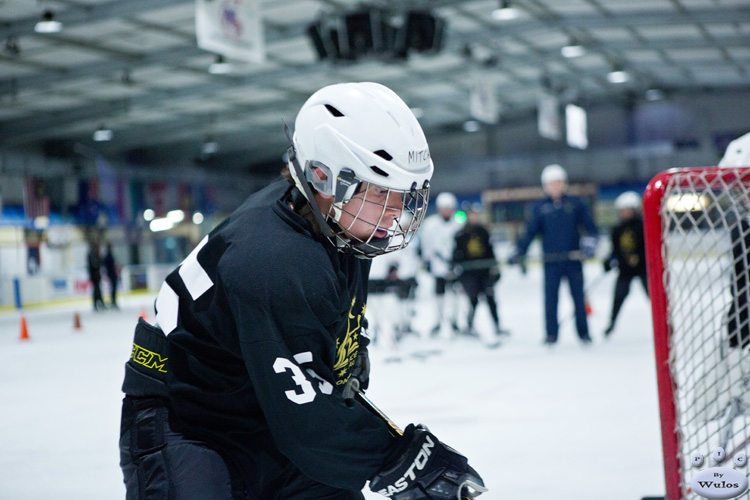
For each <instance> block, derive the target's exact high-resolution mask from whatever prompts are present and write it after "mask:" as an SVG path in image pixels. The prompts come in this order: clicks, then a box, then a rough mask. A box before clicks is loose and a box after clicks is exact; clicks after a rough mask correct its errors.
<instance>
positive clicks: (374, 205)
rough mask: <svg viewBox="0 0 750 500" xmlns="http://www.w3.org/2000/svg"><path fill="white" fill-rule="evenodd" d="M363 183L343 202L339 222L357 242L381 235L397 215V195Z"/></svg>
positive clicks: (386, 189) (399, 207)
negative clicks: (354, 193)
mask: <svg viewBox="0 0 750 500" xmlns="http://www.w3.org/2000/svg"><path fill="white" fill-rule="evenodd" d="M365 186H366V187H363V188H362V189H361V190H360V192H359V193H357V194H356V195H354V196H353V197H352V199H351V200H349V201H348V202H347V203H345V204H344V207H343V213H342V215H341V218H340V219H339V225H340V226H341V227H342V228H344V230H346V232H347V233H349V234H350V235H351V236H353V237H355V238H357V239H359V240H361V241H367V240H369V239H370V237H374V238H385V237H387V236H388V234H389V232H388V230H389V229H391V228H392V227H393V226H394V223H395V222H396V219H397V218H398V217H399V216H400V215H401V210H402V208H403V202H402V200H401V195H400V194H399V193H396V192H393V191H390V190H389V189H388V188H384V187H381V186H377V185H375V184H365Z"/></svg>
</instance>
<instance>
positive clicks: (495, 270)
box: [489, 267, 502, 285]
mask: <svg viewBox="0 0 750 500" xmlns="http://www.w3.org/2000/svg"><path fill="white" fill-rule="evenodd" d="M489 276H490V284H492V285H494V284H495V283H497V282H498V281H500V276H502V274H501V273H500V268H499V267H491V268H490V270H489Z"/></svg>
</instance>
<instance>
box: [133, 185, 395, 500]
mask: <svg viewBox="0 0 750 500" xmlns="http://www.w3.org/2000/svg"><path fill="white" fill-rule="evenodd" d="M288 191H289V184H288V183H287V182H286V181H284V180H281V181H279V182H276V183H274V184H272V185H271V186H269V187H268V188H266V189H264V190H263V191H260V192H258V193H256V194H254V195H252V196H251V197H250V198H248V200H247V201H246V202H245V203H244V204H243V205H242V206H241V207H240V208H239V209H238V210H237V211H236V212H234V213H233V214H232V215H231V216H230V217H229V218H228V219H227V220H226V221H224V222H223V223H222V224H221V225H220V226H218V227H217V228H216V229H214V230H213V231H212V232H211V234H210V235H208V236H207V237H206V238H204V240H203V241H202V242H201V243H200V244H199V245H198V247H197V248H196V249H195V250H193V252H192V253H191V254H190V255H189V256H188V257H187V258H186V259H185V260H184V261H183V263H182V264H181V265H180V266H179V267H178V268H177V269H176V270H174V271H173V272H172V273H171V274H169V276H168V277H167V278H166V280H165V283H164V285H163V286H162V289H161V291H160V292H159V295H158V297H157V300H156V309H157V314H156V320H157V323H158V325H159V327H160V328H161V330H162V331H163V332H164V334H166V336H167V337H166V338H167V341H168V342H167V344H168V349H167V351H168V359H167V360H165V361H164V365H165V366H163V367H161V368H162V369H163V370H164V371H166V381H167V388H168V401H169V403H168V404H169V407H170V414H171V419H172V420H170V424H172V425H173V426H174V427H175V429H176V430H178V431H179V432H181V433H183V434H184V435H185V436H187V437H188V438H195V439H198V440H201V441H203V442H205V443H207V444H208V445H209V446H211V447H213V448H215V449H217V450H219V451H220V452H221V453H222V454H223V455H224V456H225V457H227V460H229V461H230V462H231V463H233V464H234V465H235V467H236V468H237V469H238V470H240V471H242V474H243V476H244V477H245V481H246V483H247V486H248V487H249V488H250V489H252V490H253V492H254V493H255V495H256V496H257V497H258V498H273V494H272V492H273V491H275V489H276V488H277V487H278V486H279V485H281V484H284V480H285V475H286V474H288V473H289V471H290V470H292V469H293V468H295V467H296V468H299V469H300V470H301V471H302V472H303V473H304V474H305V475H306V476H308V477H309V478H311V479H313V480H315V481H318V482H321V483H324V484H327V485H331V486H335V487H339V488H345V489H350V490H359V489H361V488H362V487H363V486H364V484H365V481H366V480H367V479H369V478H370V477H372V476H373V475H374V474H375V472H376V471H377V470H378V469H379V468H380V467H381V466H382V465H383V463H384V461H385V459H386V457H387V455H388V453H389V451H392V449H393V446H394V443H393V442H392V439H391V437H390V434H389V432H388V429H387V427H386V425H385V424H384V423H383V422H382V421H381V420H380V419H379V418H377V417H375V416H374V415H372V414H371V413H369V412H368V411H367V410H365V408H364V407H362V406H361V405H359V404H356V405H348V404H347V403H346V402H345V400H344V399H343V398H342V396H341V393H340V388H341V386H342V385H343V384H344V383H345V382H346V381H347V379H348V378H349V374H350V371H351V368H352V366H353V364H354V361H355V359H356V357H357V353H358V352H359V349H361V348H364V345H365V342H366V339H363V337H362V336H361V327H362V324H363V321H364V312H365V303H366V291H367V278H368V273H369V268H370V261H369V260H365V259H358V258H355V257H354V256H351V255H347V254H342V253H339V252H338V251H336V249H335V248H333V246H332V245H331V244H330V243H329V242H328V240H326V239H320V238H317V239H316V237H315V236H313V234H312V233H311V231H310V228H309V225H308V223H307V222H306V221H305V219H303V218H302V217H300V216H299V215H298V214H297V213H295V212H293V211H292V210H291V209H290V208H289V206H288V203H287V202H286V201H285V197H287V196H288V194H289V193H288ZM134 353H135V348H134ZM134 355H135V354H134ZM141 368H143V366H141ZM125 385H126V386H127V385H128V384H125ZM126 392H127V390H126Z"/></svg>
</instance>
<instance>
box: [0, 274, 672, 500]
mask: <svg viewBox="0 0 750 500" xmlns="http://www.w3.org/2000/svg"><path fill="white" fill-rule="evenodd" d="M585 272H586V281H587V283H594V282H595V280H597V278H598V277H599V275H600V273H601V266H600V265H599V264H596V265H595V264H593V263H592V264H590V265H589V266H587V267H586V271H585ZM615 277H616V275H615V274H614V272H613V273H610V274H609V275H607V276H606V278H605V279H604V280H601V281H599V284H598V285H597V286H596V288H595V289H592V290H590V293H589V301H590V303H591V306H592V311H593V312H592V314H591V316H590V317H589V326H590V329H591V333H592V336H593V338H594V344H593V345H591V346H588V347H584V346H582V345H580V343H579V342H578V341H577V338H576V335H575V331H574V326H573V320H572V301H571V300H570V296H569V293H568V289H567V285H566V284H565V283H563V286H562V290H561V301H560V314H559V315H560V318H561V320H562V322H563V324H562V326H561V330H560V342H559V343H558V345H556V346H554V347H553V348H547V347H544V346H542V345H541V342H542V339H543V338H544V333H543V324H544V322H543V315H542V296H541V290H542V277H541V269H540V268H539V267H535V266H532V267H531V268H530V269H529V273H528V274H527V275H526V276H522V275H521V274H520V272H519V270H518V269H516V268H511V269H504V273H503V277H502V280H501V281H500V283H499V284H498V285H497V292H498V297H499V304H500V314H501V318H502V321H503V324H504V326H505V327H507V328H508V329H510V330H511V331H512V335H511V337H509V338H508V339H507V340H506V341H505V342H504V344H503V345H502V346H501V347H500V348H498V349H488V348H486V347H483V345H482V343H481V342H480V341H478V340H474V339H468V338H460V339H453V340H450V339H445V338H439V339H430V338H429V335H428V333H427V330H428V329H429V327H430V326H432V321H431V320H430V318H431V315H432V314H433V306H432V303H431V301H430V296H431V293H430V292H431V289H430V285H429V280H428V279H427V278H426V277H425V276H421V278H420V283H421V284H420V288H419V289H418V293H417V302H416V305H417V314H416V317H415V319H414V324H413V326H414V327H415V329H417V330H418V332H419V334H420V335H414V336H408V337H406V338H405V339H404V340H403V341H402V342H401V343H400V344H394V343H393V342H388V341H387V339H386V338H385V336H384V335H382V336H381V338H380V339H378V340H377V341H376V342H375V343H374V345H373V347H372V349H371V357H372V364H373V367H372V382H371V386H370V390H369V391H368V396H369V397H370V398H371V399H372V400H373V401H374V402H375V403H376V404H377V405H378V406H379V407H380V408H381V409H382V410H384V411H385V412H386V413H387V414H388V415H389V416H390V417H391V418H392V419H393V420H395V421H396V422H397V423H399V424H401V425H402V426H405V425H406V424H407V423H409V422H421V423H424V424H426V425H427V426H429V428H430V430H431V431H432V432H434V433H435V434H436V435H437V436H438V437H439V438H440V439H441V440H443V441H445V442H446V443H448V444H450V445H451V446H453V447H454V448H456V449H458V450H459V451H461V452H462V453H464V454H465V455H466V456H468V457H469V459H470V463H471V464H472V465H473V466H474V467H475V468H476V469H477V470H478V471H479V472H480V474H482V476H483V477H484V479H485V481H486V483H487V486H488V487H489V488H490V491H489V492H488V493H486V494H484V495H483V496H482V497H480V498H482V499H485V500H492V499H497V500H516V499H518V500H535V499H539V500H568V499H569V500H589V499H590V500H602V499H605V498H606V499H608V500H619V499H622V500H637V499H639V498H641V497H642V496H646V495H656V494H663V493H664V479H663V470H662V459H661V444H660V443H661V441H660V436H659V416H658V406H657V395H656V378H655V369H654V355H653V346H652V339H651V332H652V328H651V315H650V308H649V304H648V300H647V298H646V296H645V294H644V293H643V290H642V289H641V288H640V283H636V282H634V283H633V285H632V289H631V294H630V296H629V297H628V299H627V300H626V302H625V305H624V306H623V309H622V311H621V313H620V318H619V321H618V325H617V328H616V330H615V332H614V333H613V335H612V338H610V339H607V340H604V339H603V337H602V331H603V330H604V328H605V327H606V325H607V322H608V318H609V312H610V307H611V299H612V293H613V289H614V279H615ZM378 300H379V299H378V298H375V297H372V298H371V299H370V306H368V312H369V313H372V314H375V313H378V314H380V313H379V311H383V308H382V307H381V308H380V309H378V305H379V304H378ZM152 301H153V296H131V297H123V299H122V304H121V307H122V309H121V310H120V311H105V312H100V313H93V312H91V311H90V305H89V304H88V302H78V303H70V304H68V305H64V306H55V307H48V308H44V309H40V310H28V311H25V312H24V314H25V317H26V320H27V324H28V330H29V335H30V337H31V340H30V341H26V342H21V341H19V339H18V337H19V323H20V315H19V313H18V312H15V311H14V312H6V313H2V314H0V409H1V410H0V499H2V500H51V499H55V500H82V499H91V500H110V499H118V500H119V499H123V498H124V496H125V489H124V487H123V485H122V478H121V475H120V470H119V467H118V460H119V456H118V448H117V441H118V430H119V412H120V400H121V398H122V394H121V393H120V385H121V383H122V375H123V364H124V362H125V361H126V360H127V358H128V357H129V355H130V348H131V341H132V331H133V328H134V326H135V322H136V320H137V317H138V314H139V312H140V311H141V309H142V308H144V307H150V304H151V302H152ZM386 304H387V301H386ZM75 312H79V313H80V317H81V323H82V326H83V328H82V329H81V330H74V329H73V315H74V313H75ZM378 319H379V320H380V322H381V323H383V321H384V320H383V317H382V315H381V317H380V318H377V319H376V322H377V320H378ZM476 324H477V328H478V329H479V330H480V333H481V334H482V335H483V336H484V338H485V339H489V337H490V326H491V321H490V317H489V313H488V312H487V309H486V306H485V305H484V303H480V306H479V310H478V312H477V323H476ZM366 496H367V498H368V499H370V498H372V499H376V498H383V497H381V496H380V495H376V494H373V493H370V492H369V491H368V492H366Z"/></svg>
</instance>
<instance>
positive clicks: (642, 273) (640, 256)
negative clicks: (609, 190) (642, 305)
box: [604, 191, 648, 336]
mask: <svg viewBox="0 0 750 500" xmlns="http://www.w3.org/2000/svg"><path fill="white" fill-rule="evenodd" d="M615 209H616V210H617V212H618V215H619V217H620V223H619V224H618V225H617V226H616V227H615V228H614V229H613V230H612V254H611V255H610V256H609V257H608V258H607V259H605V261H604V271H605V272H609V271H610V270H612V268H613V267H617V269H618V270H619V274H618V275H617V283H616V284H615V295H614V301H613V303H612V314H611V315H610V320H609V326H608V327H607V329H606V330H604V335H606V336H609V335H610V334H611V333H612V331H613V330H614V329H615V322H616V321H617V315H618V314H619V312H620V308H621V307H622V304H623V302H625V297H627V296H628V292H629V291H630V282H631V281H633V279H634V278H638V279H640V280H641V283H642V284H643V289H644V290H645V291H646V294H648V276H647V273H646V243H645V240H644V238H643V219H642V218H641V197H640V196H638V193H636V192H635V191H626V192H624V193H622V194H621V195H620V196H618V197H617V199H616V200H615Z"/></svg>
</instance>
